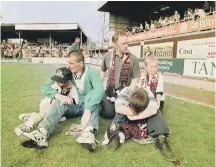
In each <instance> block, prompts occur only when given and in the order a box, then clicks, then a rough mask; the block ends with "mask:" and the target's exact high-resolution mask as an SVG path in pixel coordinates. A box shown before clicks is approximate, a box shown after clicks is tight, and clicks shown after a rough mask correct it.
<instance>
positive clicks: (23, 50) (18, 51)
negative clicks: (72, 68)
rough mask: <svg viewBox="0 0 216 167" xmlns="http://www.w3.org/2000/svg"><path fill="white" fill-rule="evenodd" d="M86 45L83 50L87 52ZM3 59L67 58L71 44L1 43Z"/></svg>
mask: <svg viewBox="0 0 216 167" xmlns="http://www.w3.org/2000/svg"><path fill="white" fill-rule="evenodd" d="M86 47H87V46H86V44H83V45H82V47H81V49H83V50H85V48H86ZM0 49H1V57H2V58H28V57H66V56H67V54H68V53H69V51H70V50H71V44H58V45H54V44H53V45H51V47H50V45H49V44H44V45H39V44H36V43H24V42H23V43H22V44H17V43H5V42H4V43H1V44H0Z"/></svg>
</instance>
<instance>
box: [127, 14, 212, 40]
mask: <svg viewBox="0 0 216 167" xmlns="http://www.w3.org/2000/svg"><path fill="white" fill-rule="evenodd" d="M215 27H216V15H210V16H206V17H205V18H202V19H197V20H192V21H185V22H183V23H179V24H174V25H170V26H166V27H162V28H157V29H154V30H149V31H146V32H143V33H137V34H134V35H131V36H129V37H128V42H129V43H130V42H133V41H143V40H147V39H154V38H158V37H165V36H173V35H179V34H182V33H190V32H194V31H201V30H208V29H215Z"/></svg>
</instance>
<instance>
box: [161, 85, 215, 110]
mask: <svg viewBox="0 0 216 167" xmlns="http://www.w3.org/2000/svg"><path fill="white" fill-rule="evenodd" d="M164 85H165V92H166V93H169V94H171V95H176V96H179V97H184V98H187V99H191V100H195V101H197V102H201V103H205V104H208V105H212V106H215V92H212V91H207V90H202V89H197V88H192V87H188V86H182V85H174V84H171V83H165V84H164Z"/></svg>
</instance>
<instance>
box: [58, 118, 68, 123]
mask: <svg viewBox="0 0 216 167" xmlns="http://www.w3.org/2000/svg"><path fill="white" fill-rule="evenodd" d="M66 120H67V118H66V117H62V118H61V119H60V121H59V122H60V123H61V122H64V121H66Z"/></svg>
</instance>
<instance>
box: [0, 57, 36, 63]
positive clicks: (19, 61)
mask: <svg viewBox="0 0 216 167" xmlns="http://www.w3.org/2000/svg"><path fill="white" fill-rule="evenodd" d="M31 62H32V59H31V58H17V59H8V58H5V59H4V58H3V59H1V63H31Z"/></svg>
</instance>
